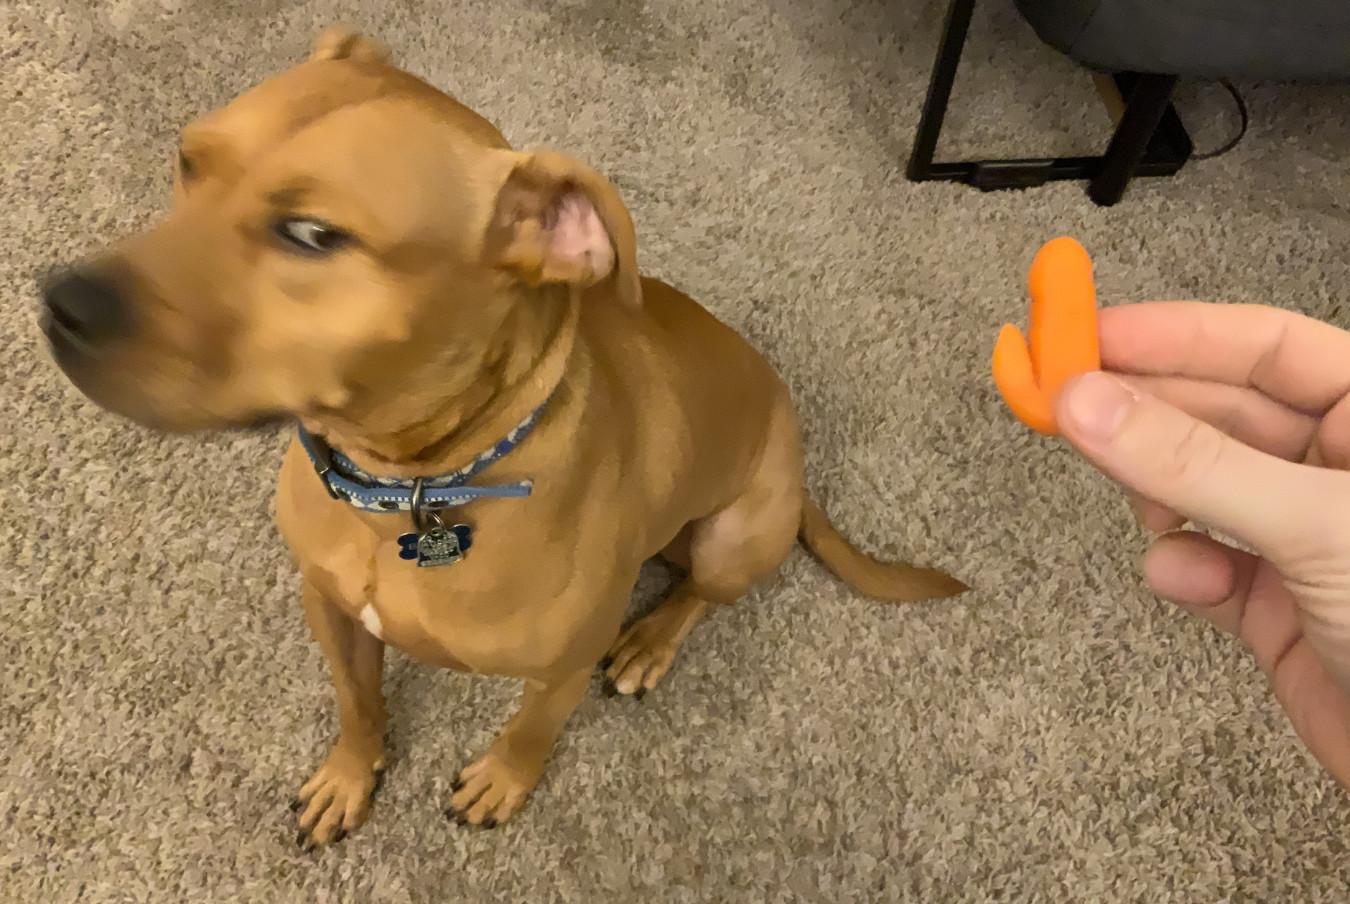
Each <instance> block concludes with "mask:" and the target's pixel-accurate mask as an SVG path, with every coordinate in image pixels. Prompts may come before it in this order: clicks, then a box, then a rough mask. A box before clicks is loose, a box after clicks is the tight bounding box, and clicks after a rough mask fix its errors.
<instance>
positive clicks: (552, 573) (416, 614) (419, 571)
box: [277, 484, 572, 675]
mask: <svg viewBox="0 0 1350 904" xmlns="http://www.w3.org/2000/svg"><path fill="white" fill-rule="evenodd" d="M329 502H330V501H329V500H327V499H326V498H323V499H322V500H310V499H305V498H303V497H302V498H300V499H296V498H293V497H292V496H291V495H290V494H288V493H287V492H286V491H285V489H284V484H283V491H282V493H281V494H280V495H279V497H278V504H277V520H278V524H279V526H280V527H281V530H282V534H283V536H284V537H285V539H286V542H287V544H288V545H289V546H290V548H291V552H292V555H293V556H294V557H295V560H296V563H297V565H298V566H299V567H300V571H301V573H302V574H303V575H304V577H305V579H306V580H307V581H309V582H311V583H312V584H313V585H314V586H315V588H316V589H317V590H318V591H319V592H320V593H321V594H322V595H323V596H324V597H325V598H326V599H327V600H328V602H329V603H330V604H332V605H335V606H337V607H339V608H341V609H342V611H343V612H344V613H346V614H347V615H348V616H349V617H351V618H353V619H354V620H356V621H358V622H359V623H360V624H361V625H362V626H363V628H364V629H365V630H367V631H369V632H370V633H371V634H374V635H375V636H376V637H379V638H380V639H381V640H383V641H385V642H386V643H388V644H390V645H392V646H395V647H397V648H399V649H401V650H403V651H405V652H407V653H408V654H410V655H412V656H414V657H416V658H418V659H422V660H424V661H427V662H430V663H433V664H435V665H440V666H444V667H448V668H456V669H463V670H468V671H476V672H485V673H502V674H513V675H527V674H531V673H535V672H538V671H541V670H545V669H547V668H548V667H549V666H550V664H551V663H552V662H554V661H556V659H557V658H558V657H559V656H560V655H562V651H563V648H564V647H565V646H566V644H567V641H568V640H569V639H570V638H569V636H568V634H567V632H566V631H562V632H560V631H558V630H556V629H557V626H558V622H559V612H558V611H557V610H558V606H559V605H562V606H563V607H566V605H567V601H565V600H563V601H560V599H559V597H560V596H562V595H563V590H564V588H565V586H566V585H567V583H568V581H567V576H566V572H565V571H560V570H558V569H551V568H547V567H540V563H539V561H538V556H537V555H531V552H530V549H531V546H530V544H531V542H532V541H531V538H530V537H529V536H528V535H526V534H527V532H522V531H521V530H520V529H512V526H511V525H508V524H504V523H502V522H501V521H500V519H496V518H489V519H481V520H479V519H465V520H473V521H475V522H476V523H474V531H473V542H472V546H471V548H470V549H468V550H467V551H466V552H465V553H464V556H463V558H462V559H460V560H458V561H453V562H450V563H448V564H444V565H436V566H430V567H421V566H419V565H418V564H417V562H416V561H415V560H410V559H407V558H404V557H403V556H402V555H401V554H400V553H401V552H403V551H404V548H405V545H406V544H400V543H399V539H398V538H399V534H400V533H401V532H402V531H403V529H405V528H406V530H408V531H411V529H412V528H411V523H409V524H408V525H403V524H401V523H400V524H395V523H393V522H392V521H391V523H390V524H389V525H388V530H384V531H376V530H372V528H371V527H370V526H369V525H368V524H366V523H365V522H363V521H362V520H361V519H360V518H358V517H357V516H355V515H354V514H353V513H352V512H351V511H350V510H347V509H345V508H344V507H343V506H342V504H341V503H337V504H329ZM299 503H303V504H299ZM490 504H492V505H500V504H502V503H498V502H494V503H490ZM379 517H381V518H383V517H386V516H379ZM387 517H388V518H390V519H398V518H401V517H406V516H402V515H399V514H390V515H389V516H387ZM380 527H382V528H383V527H385V525H383V524H380ZM570 621H572V619H571V618H564V620H563V623H567V622H570Z"/></svg>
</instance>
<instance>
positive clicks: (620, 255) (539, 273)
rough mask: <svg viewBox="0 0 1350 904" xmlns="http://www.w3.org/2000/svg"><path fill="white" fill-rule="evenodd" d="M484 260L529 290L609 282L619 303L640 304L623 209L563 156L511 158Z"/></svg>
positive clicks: (599, 182) (604, 185) (597, 179)
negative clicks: (559, 284)
mask: <svg viewBox="0 0 1350 904" xmlns="http://www.w3.org/2000/svg"><path fill="white" fill-rule="evenodd" d="M484 255H485V256H486V258H487V261H488V263H489V264H491V265H492V266H495V267H499V268H501V269H504V270H509V271H511V272H513V273H515V274H516V275H517V276H519V278H520V279H522V280H524V281H525V282H526V283H528V284H530V285H532V286H538V285H541V284H543V283H567V284H570V285H574V286H578V287H580V288H586V287H588V286H593V285H596V284H597V283H600V282H602V281H604V280H606V279H612V280H614V289H615V292H616V293H617V294H618V296H619V298H620V300H622V301H623V302H624V303H625V304H629V305H633V306H634V307H636V306H638V305H640V304H641V303H642V283H641V278H640V276H639V274H638V267H637V238H636V236H635V235H634V231H633V218H632V217H631V216H629V214H628V208H627V207H625V206H624V203H623V200H622V199H621V198H620V197H619V192H618V191H617V190H616V189H615V188H614V186H613V185H611V184H610V183H609V182H608V181H607V180H606V179H605V178H604V177H603V176H601V175H600V174H599V173H597V172H596V171H595V170H593V169H591V168H590V167H588V166H586V165H585V164H584V163H581V162H580V161H578V160H573V159H572V158H571V157H566V156H564V155H562V154H557V153H554V152H552V151H537V152H534V153H527V154H519V155H516V163H515V166H514V167H513V168H512V169H511V173H510V175H509V176H508V177H507V179H506V182H505V184H503V185H502V187H501V190H500V191H499V192H498V194H497V200H496V206H495V209H494V210H493V213H492V219H491V221H490V223H489V225H488V231H487V236H486V238H485V241H484Z"/></svg>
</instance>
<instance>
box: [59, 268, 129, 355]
mask: <svg viewBox="0 0 1350 904" xmlns="http://www.w3.org/2000/svg"><path fill="white" fill-rule="evenodd" d="M42 298H43V301H44V302H46V305H47V311H48V312H49V314H50V318H51V319H50V326H49V329H51V330H53V331H55V332H58V333H60V334H62V335H63V336H64V337H65V338H67V339H71V340H73V341H74V342H76V343H78V344H80V345H82V346H84V347H85V348H87V349H92V348H97V347H98V346H100V345H103V344H104V343H106V342H108V341H110V340H112V339H116V338H118V337H119V336H122V335H124V334H125V333H126V332H127V327H128V321H127V310H126V304H125V302H123V300H122V297H121V296H120V295H119V294H118V293H117V289H116V288H115V287H113V286H112V285H111V284H109V283H108V282H106V281H104V280H103V279H100V278H99V277H96V276H92V275H90V274H87V273H80V272H78V271H73V270H72V271H69V272H67V273H63V274H61V275H59V276H57V277H56V278H55V279H53V280H51V281H50V282H48V283H47V285H46V287H45V288H44V289H43V291H42Z"/></svg>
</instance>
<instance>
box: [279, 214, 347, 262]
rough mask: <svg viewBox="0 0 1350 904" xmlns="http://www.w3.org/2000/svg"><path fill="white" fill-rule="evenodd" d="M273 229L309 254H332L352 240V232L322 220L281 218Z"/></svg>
mask: <svg viewBox="0 0 1350 904" xmlns="http://www.w3.org/2000/svg"><path fill="white" fill-rule="evenodd" d="M272 231H273V232H275V233H276V234H277V237H278V238H280V239H281V240H282V241H284V242H286V244H288V245H290V246H291V247H293V248H295V249H298V250H300V251H304V252H305V253H307V254H332V253H333V252H334V251H337V250H338V249H339V248H341V247H343V246H344V245H346V244H348V243H350V242H351V240H352V237H351V235H350V234H348V233H346V232H343V231H342V230H341V229H338V228H337V227H336V226H330V225H329V224H328V223H325V222H323V221H322V220H302V219H291V220H279V221H278V222H277V223H276V225H275V226H273V227H272Z"/></svg>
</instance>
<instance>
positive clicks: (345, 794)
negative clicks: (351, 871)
mask: <svg viewBox="0 0 1350 904" xmlns="http://www.w3.org/2000/svg"><path fill="white" fill-rule="evenodd" d="M383 766H384V760H383V757H380V758H379V759H377V760H376V761H375V762H371V758H370V757H369V756H363V755H361V754H359V753H356V752H354V751H351V750H348V749H347V748H345V747H344V746H343V745H342V743H341V742H340V741H339V742H338V745H337V746H336V747H334V748H333V752H332V753H330V754H329V755H328V759H327V760H326V761H325V762H324V764H323V765H322V766H321V767H319V771H318V772H316V773H314V777H313V778H311V779H310V780H309V781H307V782H305V785H304V787H303V788H301V789H300V795H299V797H298V798H297V799H296V801H295V803H294V804H292V808H293V809H295V810H301V809H302V808H303V811H304V812H302V813H301V814H300V835H299V837H297V838H296V843H297V844H299V845H300V846H301V847H302V848H304V849H306V850H309V849H312V848H314V847H316V846H319V845H325V844H336V843H337V842H339V841H341V840H342V839H344V838H346V837H347V833H348V832H352V831H355V830H356V829H358V828H360V827H361V825H362V824H363V823H364V822H365V821H366V818H367V817H368V816H369V815H370V804H371V796H372V795H373V794H374V793H375V791H376V790H377V789H378V787H379V784H380V781H381V779H383V777H384V772H383Z"/></svg>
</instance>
